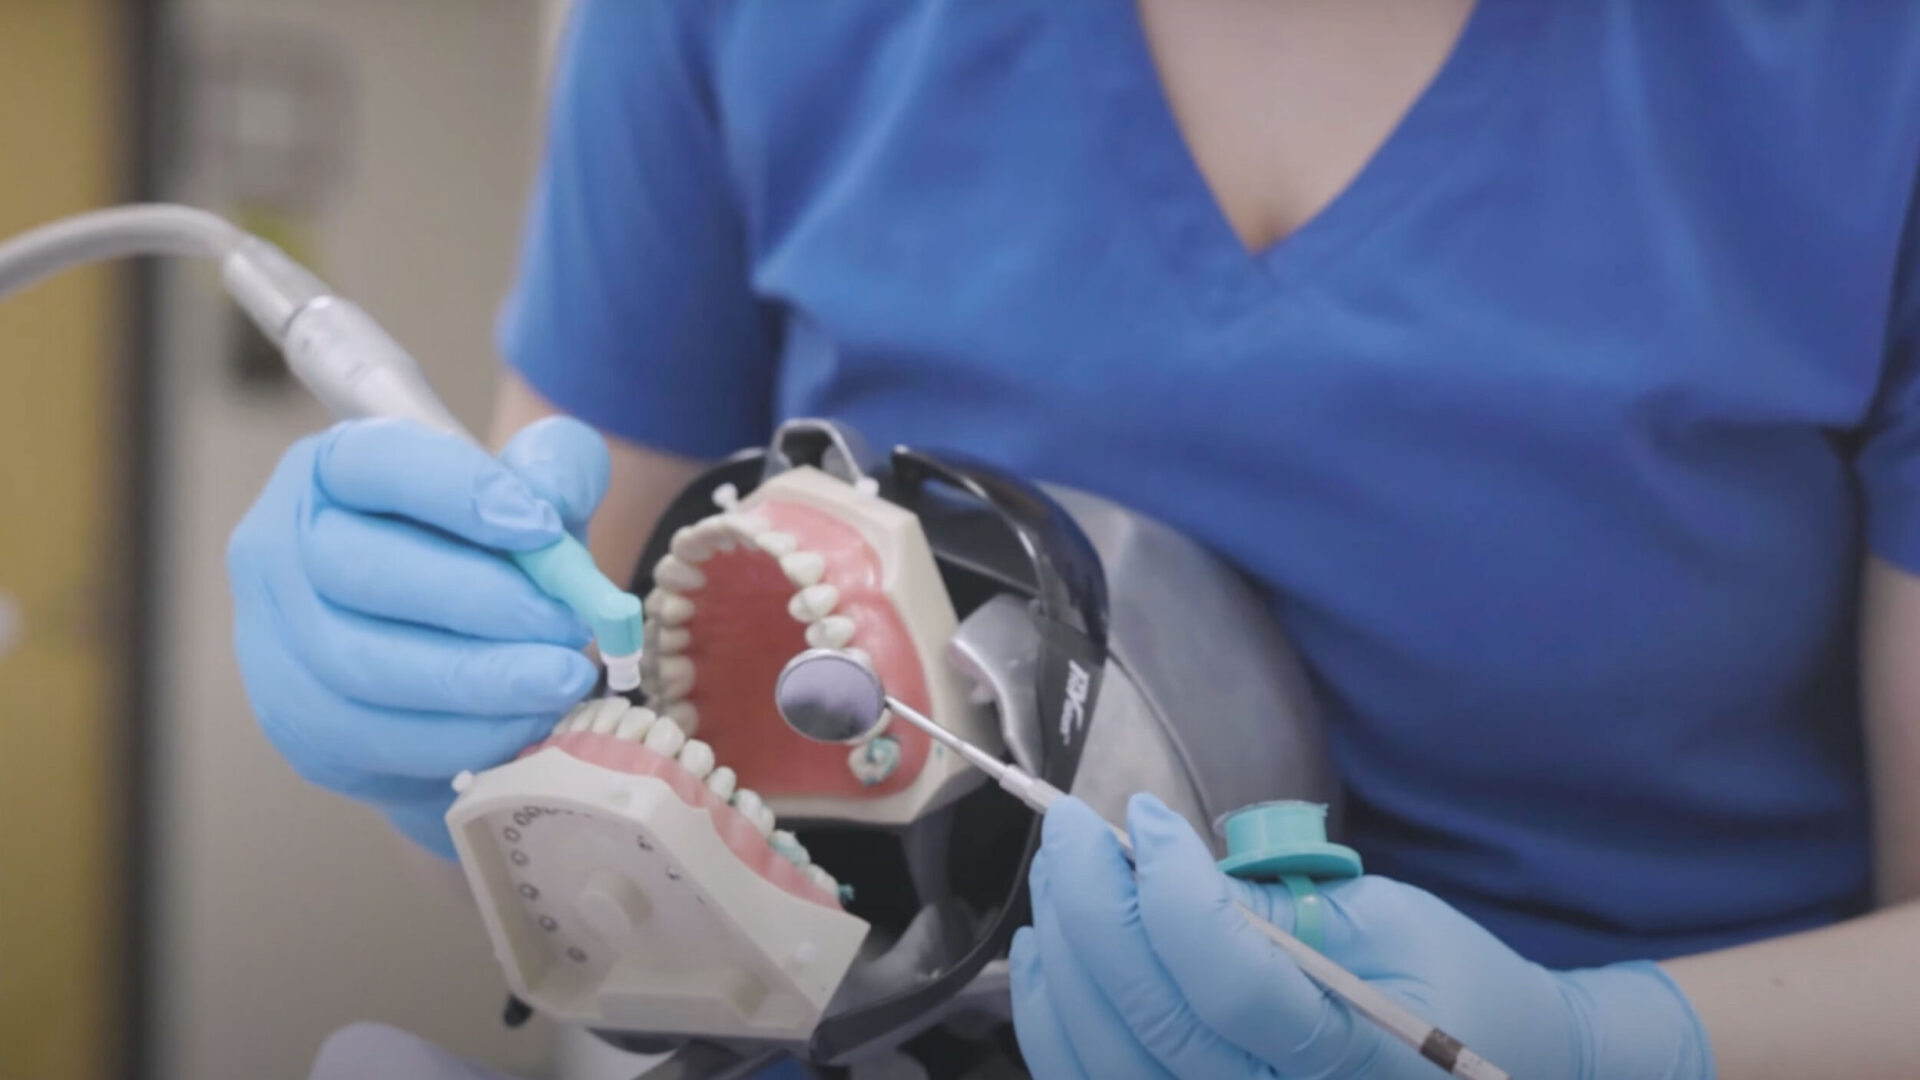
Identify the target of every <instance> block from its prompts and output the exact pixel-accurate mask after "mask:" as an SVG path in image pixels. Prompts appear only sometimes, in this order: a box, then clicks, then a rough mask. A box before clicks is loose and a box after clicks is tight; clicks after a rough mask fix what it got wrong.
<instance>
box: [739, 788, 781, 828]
mask: <svg viewBox="0 0 1920 1080" xmlns="http://www.w3.org/2000/svg"><path fill="white" fill-rule="evenodd" d="M733 808H734V809H735V810H738V811H740V815H741V816H742V817H744V818H746V819H747V820H748V821H750V822H752V823H753V827H754V828H755V829H756V830H758V831H759V833H760V835H761V836H762V837H763V838H764V837H768V836H772V835H773V826H774V820H773V811H771V810H769V809H767V804H766V803H765V802H764V801H763V800H762V799H761V798H760V793H759V792H757V791H754V790H753V789H752V788H741V789H739V790H738V791H735V792H734V793H733Z"/></svg>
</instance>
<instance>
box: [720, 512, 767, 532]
mask: <svg viewBox="0 0 1920 1080" xmlns="http://www.w3.org/2000/svg"><path fill="white" fill-rule="evenodd" d="M727 524H728V525H731V526H733V531H734V532H736V533H739V534H740V535H741V536H759V535H760V534H761V533H763V532H766V531H767V530H768V529H771V528H773V522H771V521H768V520H767V519H766V518H763V517H761V516H760V515H759V514H752V513H747V514H741V513H734V514H728V515H727Z"/></svg>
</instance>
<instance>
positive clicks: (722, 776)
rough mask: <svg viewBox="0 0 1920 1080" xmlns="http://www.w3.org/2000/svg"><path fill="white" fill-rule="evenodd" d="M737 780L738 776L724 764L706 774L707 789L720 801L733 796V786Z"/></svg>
mask: <svg viewBox="0 0 1920 1080" xmlns="http://www.w3.org/2000/svg"><path fill="white" fill-rule="evenodd" d="M739 782H740V778H739V777H738V776H735V775H734V773H733V770H732V769H729V768H727V767H726V766H725V765H722V766H720V767H719V768H717V769H715V770H713V771H712V772H710V773H708V774H707V790H708V791H711V792H713V794H714V796H715V797H717V798H719V799H720V800H721V801H722V802H726V801H729V800H731V799H732V798H733V789H734V786H735V785H736V784H738V783H739Z"/></svg>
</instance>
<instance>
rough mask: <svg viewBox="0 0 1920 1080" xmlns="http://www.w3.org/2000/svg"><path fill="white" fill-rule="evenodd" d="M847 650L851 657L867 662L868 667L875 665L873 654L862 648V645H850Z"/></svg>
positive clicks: (863, 662)
mask: <svg viewBox="0 0 1920 1080" xmlns="http://www.w3.org/2000/svg"><path fill="white" fill-rule="evenodd" d="M845 652H846V654H847V655H848V656H849V657H852V658H853V659H855V660H857V661H859V662H860V663H862V664H865V665H866V666H868V667H872V666H873V654H872V653H870V652H868V651H867V650H865V649H863V648H861V647H860V646H858V645H851V646H848V647H847V648H846V650H845Z"/></svg>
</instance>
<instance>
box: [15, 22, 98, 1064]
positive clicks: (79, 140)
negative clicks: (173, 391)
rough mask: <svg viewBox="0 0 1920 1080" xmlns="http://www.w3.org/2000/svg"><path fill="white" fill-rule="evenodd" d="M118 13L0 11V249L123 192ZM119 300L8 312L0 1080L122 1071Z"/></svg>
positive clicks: (45, 302)
mask: <svg viewBox="0 0 1920 1080" xmlns="http://www.w3.org/2000/svg"><path fill="white" fill-rule="evenodd" d="M115 16H116V11H115V6H114V5H111V4H108V3H106V2H104V0H0V238H4V237H7V236H11V235H13V234H14V233H16V232H19V231H22V230H25V229H28V228H30V227H32V226H35V225H39V224H42V223H44V222H46V221H49V220H52V219H54V218H57V217H60V216H63V215H66V214H72V213H77V212H80V211H83V210H90V209H94V208H96V207H98V206H100V205H102V204H104V203H106V202H109V201H111V200H112V199H113V198H114V192H115V187H116V184H117V182H118V179H119V170H120V166H121V162H120V161H119V160H118V155H117V154H116V153H115V146H116V142H117V135H118V133H119V128H120V123H119V121H120V117H119V116H118V106H119V86H118V85H117V83H116V81H115V79H114V71H115V66H116V63H117V60H118V57H117V55H116V50H115V47H114V46H115V43H116V42H117V41H118V37H117V33H116V32H117V30H118V27H117V25H116V22H117V20H116V17H115ZM118 300H119V297H118V290H117V289H116V288H115V287H114V278H113V277H112V275H111V273H110V272H109V271H107V270H105V269H102V268H97V267H96V268H92V269H88V270H83V271H75V272H72V273H67V274H62V275H60V276H59V277H57V278H55V279H52V280H49V281H47V282H44V283H42V284H39V285H37V286H34V287H33V288H31V289H28V290H26V291H25V292H22V293H19V294H17V295H14V296H10V297H8V298H7V299H6V300H5V301H4V302H0V507H5V509H4V510H0V1077H6V1078H9V1080H10V1078H13V1077H23V1078H24V1077H32V1078H34V1080H91V1078H93V1077H98V1076H104V1075H107V1073H108V1071H109V1070H111V1069H113V1068H114V1067H115V1066H116V1065H117V1062H116V1061H115V1059H114V1055H115V1052H116V1051H117V1050H118V1049H119V1048H120V1046H119V1041H118V1040H117V1039H115V1038H114V1037H113V1036H112V1034H111V1033H112V1032H113V1031H115V1030H116V1029H117V1028H119V1026H120V1025H121V1023H122V1022H123V1018H121V1017H119V1016H118V1015H116V1009H117V1006H118V1002H117V1000H116V998H117V993H116V989H115V985H114V983H113V976H114V974H115V972H116V970H117V968H118V966H119V965H120V964H121V963H122V962H123V960H124V949H123V947H122V943H121V942H120V940H119V929H120V923H119V917H118V910H117V908H118V902H119V900H120V897H121V882H120V881H119V880H118V879H117V876H116V874H115V869H116V867H117V865H118V859H117V858H116V857H115V855H116V851H115V848H116V846H117V841H118V840H119V837H118V836H117V832H118V829H117V828H116V826H117V825H118V824H119V820H120V815H119V809H120V806H119V804H118V802H117V800H116V798H115V787H114V781H115V779H116V776H115V772H116V770H115V761H116V755H117V750H118V745H117V743H116V740H115V738H114V723H113V722H114V721H115V720H116V719H117V717H116V716H115V709H114V706H115V703H116V693H115V690H116V688H115V685H114V676H115V674H116V665H115V661H116V659H117V657H116V656H115V652H114V650H115V649H116V648H117V647H118V646H119V642H117V641H116V640H115V637H116V635H114V634H113V633H112V632H111V624H109V623H107V622H106V621H105V620H106V618H107V617H108V615H109V613H110V612H111V611H113V610H115V608H116V605H113V604H111V603H109V602H108V601H109V598H110V596H111V595H112V590H113V588H114V587H115V586H116V585H118V584H121V583H122V582H121V580H120V578H119V573H118V570H119V566H120V565H123V564H124V560H123V559H122V556H123V555H124V554H125V552H124V551H123V550H120V549H119V547H118V545H117V544H116V539H115V538H116V536H117V535H118V534H119V530H118V529H116V528H115V526H116V525H118V524H120V523H121V518H120V516H119V514H118V513H117V508H116V506H115V504H114V483H115V480H116V477H115V475H114V473H115V465H116V463H117V462H116V457H115V455H116V452H117V451H118V449H119V448H118V447H117V446H116V445H115V440H114V437H113V436H114V428H113V416H114V413H115V410H116V407H117V402H116V400H115V395H114V389H115V387H114V369H115V366H116V364H117V361H118V356H117V351H116V350H117V346H118V344H119V343H118V341H117V340H116V338H117V335H116V334H115V332H114V328H115V325H116V320H117V318H118V316H119V304H118Z"/></svg>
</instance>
